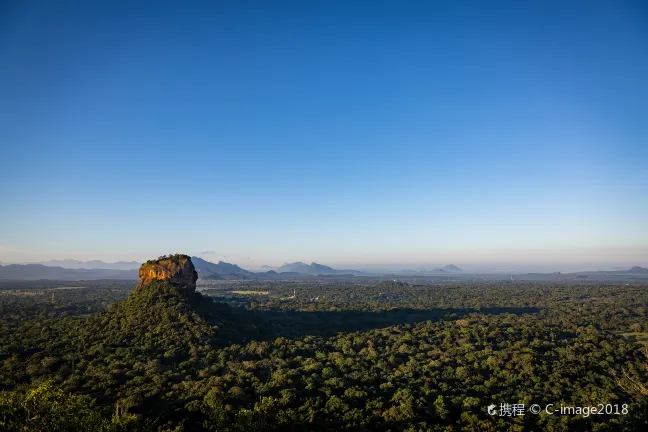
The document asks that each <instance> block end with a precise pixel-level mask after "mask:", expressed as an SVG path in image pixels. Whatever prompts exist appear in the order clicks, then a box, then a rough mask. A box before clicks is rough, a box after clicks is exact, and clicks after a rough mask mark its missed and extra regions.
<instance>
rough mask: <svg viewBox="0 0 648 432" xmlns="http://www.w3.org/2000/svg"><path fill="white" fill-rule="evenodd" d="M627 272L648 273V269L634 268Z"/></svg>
mask: <svg viewBox="0 0 648 432" xmlns="http://www.w3.org/2000/svg"><path fill="white" fill-rule="evenodd" d="M628 271H629V272H631V273H648V268H644V267H639V266H634V267H632V268H631V269H630V270H628Z"/></svg>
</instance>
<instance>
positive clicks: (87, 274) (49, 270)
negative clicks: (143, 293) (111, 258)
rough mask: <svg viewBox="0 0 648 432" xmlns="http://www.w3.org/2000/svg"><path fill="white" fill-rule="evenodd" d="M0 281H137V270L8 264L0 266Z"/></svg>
mask: <svg viewBox="0 0 648 432" xmlns="http://www.w3.org/2000/svg"><path fill="white" fill-rule="evenodd" d="M0 279H32V280H34V279H52V280H90V279H137V270H113V269H66V268H63V267H49V266H46V265H43V264H10V265H6V266H0Z"/></svg>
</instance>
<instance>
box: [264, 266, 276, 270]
mask: <svg viewBox="0 0 648 432" xmlns="http://www.w3.org/2000/svg"><path fill="white" fill-rule="evenodd" d="M261 268H262V269H266V270H272V269H273V268H274V267H272V266H269V265H262V266H261Z"/></svg>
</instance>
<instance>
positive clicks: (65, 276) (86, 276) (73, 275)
mask: <svg viewBox="0 0 648 432" xmlns="http://www.w3.org/2000/svg"><path fill="white" fill-rule="evenodd" d="M56 262H64V263H65V264H66V265H72V266H79V265H87V266H95V265H99V266H101V265H102V264H103V265H112V266H117V267H121V266H123V267H129V266H134V265H137V266H138V267H139V264H138V263H136V262H124V261H120V262H117V263H104V262H103V261H76V260H62V261H57V260H51V261H47V263H52V264H53V263H56ZM192 262H193V263H194V266H195V268H196V271H197V272H198V276H199V279H201V280H221V279H228V280H229V279H276V278H299V277H307V276H311V277H312V276H335V275H338V276H342V275H363V276H374V277H379V276H380V275H381V274H383V275H385V274H390V275H394V276H397V275H398V274H401V275H411V276H416V277H425V276H430V277H434V276H441V275H449V274H453V276H452V277H454V278H459V279H466V280H471V279H470V278H472V276H471V274H469V273H465V272H463V270H461V269H460V268H459V267H457V266H455V265H454V264H449V265H447V266H444V267H442V268H438V269H434V270H425V269H421V270H402V271H401V272H397V273H396V274H394V273H391V272H385V273H378V272H376V273H365V272H360V271H357V270H336V269H334V268H332V267H329V266H325V265H323V264H318V263H315V262H313V263H311V264H305V263H303V262H295V263H286V264H284V265H282V266H281V267H279V268H278V269H276V271H275V270H270V271H266V272H251V271H248V270H245V269H243V268H241V267H239V266H237V265H236V264H230V263H226V262H223V261H219V262H218V263H212V262H209V261H206V260H204V259H202V258H200V257H192ZM267 267H269V266H267ZM481 276H484V277H487V278H488V279H489V280H490V279H492V280H499V279H508V278H510V277H511V275H506V276H497V275H492V274H491V275H485V274H481ZM513 276H514V277H515V279H516V280H583V279H585V280H609V281H632V280H645V279H648V268H644V267H639V266H634V267H632V268H630V269H628V270H608V271H587V272H575V273H560V272H554V273H527V274H517V275H513ZM493 277H494V278H495V279H493ZM137 278H138V270H137V268H135V269H115V268H94V267H93V268H64V267H62V266H53V265H44V264H9V265H0V279H16V280H21V279H23V280H24V279H31V280H38V279H51V280H96V279H127V280H131V279H132V280H136V279H137ZM498 278H499V279H498Z"/></svg>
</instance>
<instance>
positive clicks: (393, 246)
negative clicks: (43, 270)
mask: <svg viewBox="0 0 648 432" xmlns="http://www.w3.org/2000/svg"><path fill="white" fill-rule="evenodd" d="M131 3H136V4H131ZM0 8H2V10H1V11H0V95H2V97H0V146H1V151H2V158H0V182H1V184H2V187H1V188H0V202H2V208H3V210H2V212H1V213H0V260H2V261H5V262H11V261H34V260H40V259H49V258H67V257H71V258H77V259H95V258H96V259H104V260H107V261H113V260H119V259H125V260H128V259H135V260H145V259H147V258H150V257H151V256H157V255H160V254H164V253H170V252H185V253H190V254H198V253H200V252H202V251H214V252H213V253H211V254H206V255H207V256H206V258H208V259H212V260H218V259H223V260H225V261H228V260H229V261H231V262H236V263H238V264H240V265H242V266H248V267H255V266H259V265H262V264H272V265H277V264H281V263H282V262H284V261H297V260H302V261H317V262H324V263H327V264H332V265H355V266H362V265H369V264H394V265H401V264H402V265H405V264H408V265H409V264H411V265H422V264H426V263H429V264H436V263H448V262H456V263H458V264H464V265H467V266H470V265H485V266H498V265H500V264H501V265H504V264H506V265H517V264H521V263H527V264H529V263H531V264H533V263H536V264H538V265H540V264H542V263H545V264H546V263H551V265H553V263H556V265H558V264H560V265H563V267H564V266H572V267H573V266H574V265H576V264H578V265H579V266H580V265H583V266H603V265H614V264H619V263H621V264H626V263H627V264H633V265H634V264H639V265H648V198H647V197H648V164H647V163H646V162H647V160H648V81H647V80H646V77H648V24H647V23H648V20H647V18H648V7H647V6H646V4H645V2H640V1H636V2H630V1H627V2H626V1H615V2H590V1H583V2H558V1H555V2H554V1H543V2H540V1H537V2H519V1H510V2H502V1H493V2H461V1H460V2H395V1H394V2H373V1H371V2H370V1H366V2H364V1H357V2H342V1H340V2H338V1H326V2H299V1H295V2H281V1H279V2H262V1H259V2H245V1H222V2H213V4H211V5H210V6H205V5H204V4H202V5H198V3H193V2H177V3H176V4H174V3H171V2H154V3H153V2H151V3H147V2H56V3H52V2H49V1H40V2H29V1H26V2H22V1H21V2H18V1H16V2H8V3H7V2H4V3H3V5H2V6H0Z"/></svg>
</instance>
